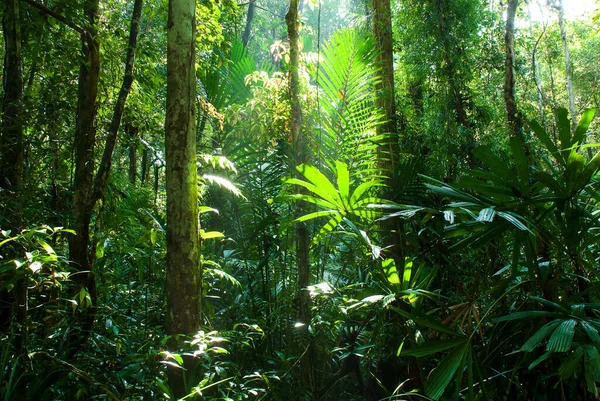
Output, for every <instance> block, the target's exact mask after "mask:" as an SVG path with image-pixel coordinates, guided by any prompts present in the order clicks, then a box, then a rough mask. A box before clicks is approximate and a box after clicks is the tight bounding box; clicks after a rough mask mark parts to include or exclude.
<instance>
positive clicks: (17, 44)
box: [0, 0, 29, 400]
mask: <svg viewBox="0 0 600 401" xmlns="http://www.w3.org/2000/svg"><path fill="white" fill-rule="evenodd" d="M3 9H4V10H3V19H2V32H3V36H4V70H3V71H4V75H3V81H2V88H3V90H4V98H3V99H2V132H1V135H2V137H1V139H0V156H1V157H2V158H1V159H0V188H2V190H3V191H2V197H6V199H5V200H4V199H3V200H4V203H5V205H6V206H7V208H8V213H6V215H7V216H8V217H7V221H4V222H2V223H4V224H5V225H4V224H3V227H2V228H3V229H5V230H6V229H8V230H10V231H11V235H17V234H18V233H19V232H20V230H21V228H22V227H21V225H22V222H21V215H22V198H21V190H22V182H21V180H22V173H23V123H22V121H23V120H22V118H23V113H22V111H23V110H22V100H23V58H22V56H21V38H20V36H21V32H20V26H19V8H18V2H17V0H4V1H3ZM5 252H6V254H5V255H4V256H5V257H6V258H8V259H12V258H14V257H15V256H16V254H15V253H14V252H13V250H12V249H11V247H10V244H9V246H8V247H7V249H5ZM0 297H1V298H2V299H3V300H4V299H5V298H6V299H10V297H9V296H7V294H6V293H5V292H4V290H3V291H2V293H1V294H0ZM27 298H28V297H27V275H26V274H24V275H23V277H21V279H20V280H18V281H17V282H16V284H15V288H14V303H13V307H12V312H13V313H14V318H13V324H14V329H13V333H14V351H15V353H16V355H17V358H18V360H17V362H16V363H17V368H16V370H15V377H16V378H17V380H18V384H17V388H16V393H15V396H16V398H18V399H22V400H25V399H27V377H26V375H25V373H26V371H27V359H28V356H27V355H28V352H27V348H28V330H29V328H28V325H27ZM9 316H10V314H7V317H9Z"/></svg>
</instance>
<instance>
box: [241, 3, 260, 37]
mask: <svg viewBox="0 0 600 401" xmlns="http://www.w3.org/2000/svg"><path fill="white" fill-rule="evenodd" d="M256 1H257V0H250V4H248V15H247V16H246V27H245V28H244V35H243V36H242V43H243V44H244V47H248V41H249V40H250V31H251V29H252V21H253V20H254V13H255V12H256Z"/></svg>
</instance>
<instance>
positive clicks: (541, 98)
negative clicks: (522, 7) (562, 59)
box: [527, 1, 545, 127]
mask: <svg viewBox="0 0 600 401" xmlns="http://www.w3.org/2000/svg"><path fill="white" fill-rule="evenodd" d="M527 10H528V12H529V31H530V32H531V38H532V39H533V38H534V36H533V34H534V32H533V18H532V12H531V1H530V2H528V3H527ZM543 35H544V32H542V33H541V34H540V36H539V37H538V39H537V40H536V42H535V44H534V46H533V50H532V52H531V64H532V66H533V77H534V79H535V87H536V89H537V95H538V107H539V109H540V123H541V125H542V127H543V126H544V121H545V116H544V89H543V85H542V77H541V75H540V68H539V65H538V62H537V48H538V44H539V43H540V40H541V39H542V36H543Z"/></svg>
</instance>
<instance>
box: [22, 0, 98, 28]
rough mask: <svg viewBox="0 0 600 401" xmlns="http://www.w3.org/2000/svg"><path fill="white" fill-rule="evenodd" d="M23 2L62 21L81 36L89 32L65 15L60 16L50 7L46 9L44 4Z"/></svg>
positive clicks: (31, 0)
mask: <svg viewBox="0 0 600 401" xmlns="http://www.w3.org/2000/svg"><path fill="white" fill-rule="evenodd" d="M21 1H23V2H25V3H27V4H29V5H30V6H33V7H35V8H37V9H38V10H40V11H41V12H43V13H45V14H48V15H49V16H51V17H52V18H54V19H55V20H57V21H60V22H62V23H63V24H65V25H67V26H68V27H69V28H71V29H73V30H74V31H76V32H79V33H80V34H81V35H85V34H86V32H87V31H86V30H85V29H83V28H81V27H80V26H78V25H76V24H75V23H74V22H73V21H70V20H68V19H67V18H65V17H64V16H63V15H60V14H59V13H57V12H54V11H52V10H51V9H49V8H48V7H46V6H45V5H43V4H40V3H38V2H36V1H34V0H21Z"/></svg>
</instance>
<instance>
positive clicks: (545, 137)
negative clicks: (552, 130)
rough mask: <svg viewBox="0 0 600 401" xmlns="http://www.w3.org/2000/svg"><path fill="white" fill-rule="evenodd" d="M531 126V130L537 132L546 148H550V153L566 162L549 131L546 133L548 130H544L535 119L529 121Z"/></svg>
mask: <svg viewBox="0 0 600 401" xmlns="http://www.w3.org/2000/svg"><path fill="white" fill-rule="evenodd" d="M529 127H530V128H531V130H532V131H533V133H534V134H535V136H536V137H537V138H538V139H539V140H540V142H542V143H543V144H544V146H545V147H546V149H548V151H549V152H550V153H552V155H553V156H554V157H555V158H556V159H557V160H558V161H559V162H561V163H563V164H564V160H563V158H562V157H561V155H560V154H559V153H558V148H557V147H556V145H555V144H554V142H553V141H552V139H550V136H549V135H548V133H546V131H545V130H544V128H542V126H541V125H540V124H539V123H538V122H537V121H535V120H531V121H530V122H529Z"/></svg>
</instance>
